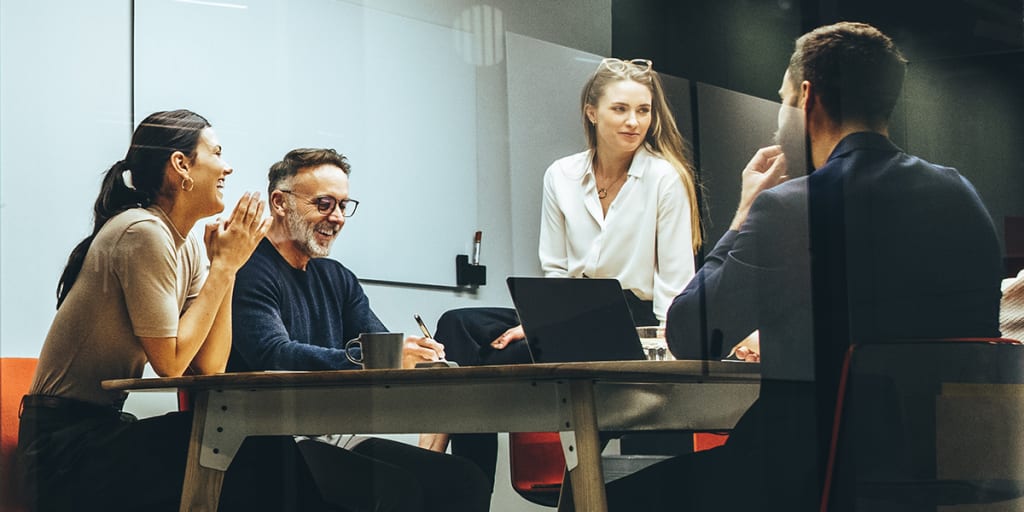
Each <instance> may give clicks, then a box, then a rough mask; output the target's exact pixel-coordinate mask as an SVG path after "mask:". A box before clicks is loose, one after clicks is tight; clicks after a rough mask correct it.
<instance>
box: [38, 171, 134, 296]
mask: <svg viewBox="0 0 1024 512" xmlns="http://www.w3.org/2000/svg"><path fill="white" fill-rule="evenodd" d="M130 174H131V171H130V170H128V166H127V164H125V161H124V160H118V161H117V162H115V163H114V165H112V166H111V167H110V169H107V173H106V174H105V175H104V177H103V184H102V185H100V195H99V197H97V198H96V203H95V204H94V205H93V208H92V211H93V225H92V234H90V235H89V236H87V237H85V239H84V240H82V241H81V242H79V243H78V245H76V246H75V248H74V250H72V251H71V255H70V256H68V263H67V265H66V266H65V267H64V272H63V273H62V274H61V276H60V281H59V282H58V283H57V308H60V305H61V304H63V303H64V299H65V298H66V297H67V296H68V292H69V291H71V286H72V285H73V284H75V280H77V279H78V274H79V273H81V271H82V265H83V264H84V263H85V255H86V254H87V253H88V252H89V247H90V246H91V245H92V241H93V239H95V238H96V234H97V233H99V232H100V228H102V227H103V225H104V224H106V223H107V221H108V220H110V219H111V218H112V217H113V216H114V215H117V214H118V213H121V212H123V211H125V210H127V209H129V208H136V207H143V208H144V207H146V206H149V205H150V204H151V203H152V201H153V198H152V197H146V195H145V194H144V193H141V192H139V190H137V189H134V188H129V187H128V182H127V180H128V178H126V177H125V176H126V175H130ZM133 187H134V185H133Z"/></svg>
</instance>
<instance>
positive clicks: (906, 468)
mask: <svg viewBox="0 0 1024 512" xmlns="http://www.w3.org/2000/svg"><path fill="white" fill-rule="evenodd" d="M1022 385H1024V345H1022V344H1021V343H1020V342H1019V341H1016V340H1008V339H1004V338H958V339H942V340H913V341H901V342H894V343H872V344H860V345H852V346H851V347H850V348H849V350H847V352H846V355H845V358H844V360H843V366H842V371H841V374H840V382H839V391H838V393H837V395H836V404H835V409H834V411H833V421H832V435H831V443H830V445H829V451H828V459H827V466H826V470H825V475H824V476H825V478H824V485H823V488H822V493H821V503H820V510H821V512H826V511H830V510H831V511H844V512H845V511H858V512H859V511H869V510H870V511H872V512H877V511H889V510H892V511H915V512H916V511H924V510H928V511H935V510H936V509H937V508H938V507H940V506H946V505H961V504H972V505H974V506H972V508H971V510H972V511H980V510H984V508H983V507H982V506H983V505H985V504H993V506H994V507H999V506H1001V507H1003V508H998V510H1004V509H1006V508H1005V505H1006V504H1005V503H1003V504H1002V505H995V504H998V503H999V502H1005V501H1007V500H1011V499H1016V498H1019V497H1021V496H1024V453H1021V450H1020V449H1019V448H1020V447H1021V446H1024V444H1022V443H1024V429H1022V428H1021V427H1020V425H1019V424H1017V423H1014V421H1016V420H1014V418H1016V417H1019V415H1020V414H1024V407H1022V406H1021V405H1020V400H1019V398H1018V397H1019V396H1020V395H1019V392H1020V390H1021V389H1022ZM1015 393H1016V394H1015ZM1017 506H1020V505H1017Z"/></svg>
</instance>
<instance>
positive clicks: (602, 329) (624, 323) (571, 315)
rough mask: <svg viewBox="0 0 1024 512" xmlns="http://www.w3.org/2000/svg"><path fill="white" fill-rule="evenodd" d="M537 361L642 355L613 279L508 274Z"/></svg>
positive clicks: (638, 357) (637, 357) (514, 298)
mask: <svg viewBox="0 0 1024 512" xmlns="http://www.w3.org/2000/svg"><path fill="white" fill-rule="evenodd" d="M507 283H508V290H509V293H510V294H511V295H512V302H513V303H514V304H515V306H516V312H517V313H518V314H519V321H520V322H521V323H522V324H523V331H524V332H525V333H526V342H527V345H528V347H529V349H530V355H531V356H532V358H533V362H535V363H556V362H574V361H626V360H639V359H644V351H643V347H642V346H641V345H640V338H639V337H638V336H637V333H636V327H635V326H634V324H633V317H632V315H631V314H630V312H629V306H627V305H626V299H625V297H624V296H623V294H622V288H621V287H620V286H619V282H618V280H615V279H573V278H554V277H509V278H508V280H507Z"/></svg>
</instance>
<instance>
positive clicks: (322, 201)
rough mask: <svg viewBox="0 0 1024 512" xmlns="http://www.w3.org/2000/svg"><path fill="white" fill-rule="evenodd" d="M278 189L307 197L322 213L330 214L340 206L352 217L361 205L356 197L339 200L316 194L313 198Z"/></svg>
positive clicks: (343, 212)
mask: <svg viewBox="0 0 1024 512" xmlns="http://www.w3.org/2000/svg"><path fill="white" fill-rule="evenodd" d="M278 190H280V191H281V192H284V193H286V194H291V195H293V196H296V197H301V198H303V199H307V200H308V201H309V204H312V205H316V211H318V212H320V214H321V215H330V214H332V213H334V209H335V208H337V207H339V206H340V207H341V214H342V215H343V216H345V217H351V216H353V215H355V214H356V208H358V207H359V201H356V200H355V199H345V200H344V201H339V200H338V199H337V198H335V197H331V196H316V197H314V198H312V199H309V198H307V197H305V196H302V195H300V194H296V193H295V192H292V191H291V190H283V189H278Z"/></svg>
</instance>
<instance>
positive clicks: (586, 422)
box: [569, 380, 608, 512]
mask: <svg viewBox="0 0 1024 512" xmlns="http://www.w3.org/2000/svg"><path fill="white" fill-rule="evenodd" d="M569 389H570V393H571V396H572V422H573V425H572V429H573V430H575V433H576V446H575V450H576V457H577V459H578V460H579V464H577V466H576V467H575V468H573V469H572V470H571V471H570V472H569V476H570V477H571V480H572V497H573V503H574V505H575V508H576V510H578V511H586V512H607V510H608V503H607V501H606V497H605V492H604V473H603V471H602V470H601V441H600V439H599V436H598V430H597V408H596V406H595V404H594V383H593V382H592V381H589V380H577V381H572V382H571V383H570V388H569Z"/></svg>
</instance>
